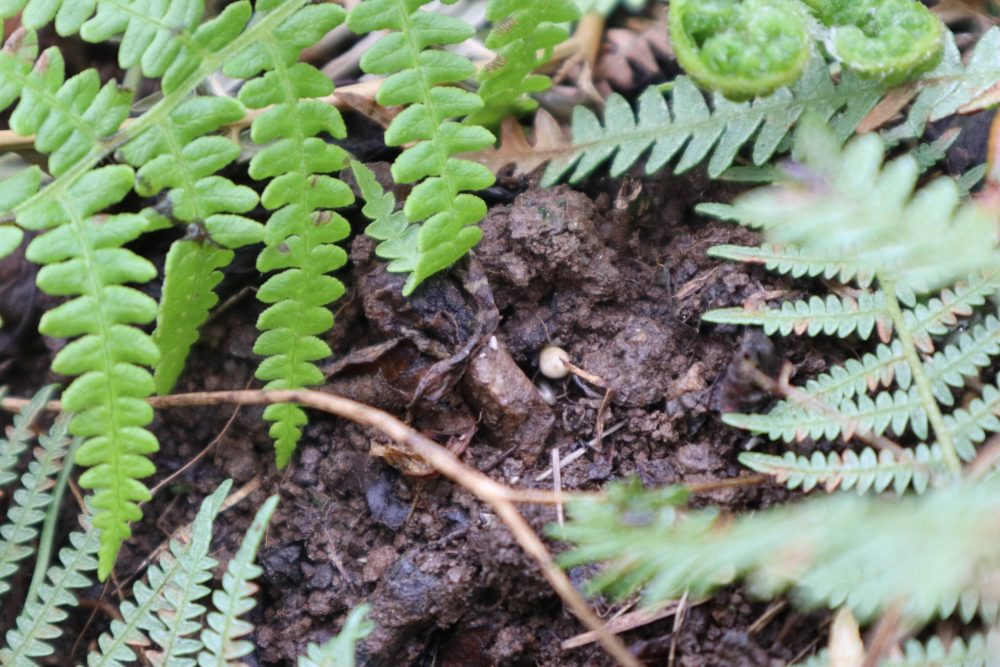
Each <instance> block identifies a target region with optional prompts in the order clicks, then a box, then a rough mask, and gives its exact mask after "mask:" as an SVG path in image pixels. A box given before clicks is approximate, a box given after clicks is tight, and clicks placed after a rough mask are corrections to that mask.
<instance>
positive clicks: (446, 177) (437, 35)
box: [347, 0, 495, 294]
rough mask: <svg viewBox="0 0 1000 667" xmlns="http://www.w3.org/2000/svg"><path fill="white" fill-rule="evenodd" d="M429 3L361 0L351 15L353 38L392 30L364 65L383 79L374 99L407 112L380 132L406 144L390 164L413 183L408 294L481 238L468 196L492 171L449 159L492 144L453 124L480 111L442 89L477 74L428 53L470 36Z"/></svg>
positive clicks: (474, 102) (474, 98) (469, 98)
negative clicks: (413, 244)
mask: <svg viewBox="0 0 1000 667" xmlns="http://www.w3.org/2000/svg"><path fill="white" fill-rule="evenodd" d="M424 4H427V3H426V0H365V1H364V2H362V3H361V4H360V5H358V6H357V7H356V8H355V9H354V10H353V11H352V12H351V15H350V16H349V17H348V20H347V21H348V26H349V27H350V28H351V30H353V31H354V32H357V33H367V32H372V31H375V30H390V31H392V32H390V34H389V35H387V36H385V37H383V38H382V39H381V40H379V41H378V42H377V43H376V44H375V46H373V47H372V48H371V49H369V50H368V51H367V52H366V53H365V55H364V57H362V59H361V68H362V69H363V70H365V71H366V72H368V73H369V74H385V75H388V76H387V78H386V80H385V82H384V83H383V84H382V87H381V88H380V89H379V91H378V94H377V96H376V100H377V101H378V103H379V104H383V105H386V106H392V105H403V106H406V107H407V108H406V109H405V110H404V111H403V112H402V113H400V114H399V115H398V116H396V117H395V118H394V119H393V121H392V123H391V124H390V125H389V129H388V130H386V133H385V142H386V144H387V145H389V146H409V148H407V149H406V150H404V151H403V153H402V154H401V155H400V156H399V157H398V158H396V161H395V162H394V163H393V165H392V177H393V179H395V181H396V182H397V183H417V185H416V186H415V187H414V188H413V190H412V191H411V193H410V196H409V197H407V199H406V203H405V204H404V206H403V211H404V213H405V214H406V217H407V219H408V220H410V221H411V222H422V224H421V227H420V232H419V234H418V235H417V250H418V252H419V259H418V260H417V263H416V267H415V268H414V269H413V272H412V273H411V274H410V275H409V277H408V278H407V281H406V285H405V286H404V288H403V293H404V294H410V293H411V292H413V290H414V289H416V287H417V285H419V284H420V283H421V282H422V281H423V280H425V279H426V278H427V277H428V276H431V275H433V274H434V273H437V272H438V271H441V270H443V269H446V268H448V267H449V266H451V265H452V264H453V263H455V262H456V261H457V260H458V259H460V258H461V257H462V256H463V255H465V253H466V252H468V251H469V249H470V248H472V246H474V245H475V244H476V243H477V242H478V241H479V239H480V238H481V237H482V232H481V231H480V230H479V228H478V227H476V226H475V224H476V223H478V222H479V221H480V220H482V219H483V217H484V216H485V215H486V204H485V203H484V202H483V200H482V199H480V198H479V197H477V196H475V195H473V194H469V193H468V191H469V190H480V189H483V188H486V187H489V186H490V185H492V184H493V180H494V179H493V174H492V173H490V171H489V169H487V168H486V167H484V166H482V165H480V164H477V163H475V162H470V161H468V160H461V159H458V158H456V157H453V156H454V155H456V154H458V153H465V152H470V151H477V150H482V149H483V148H486V147H487V146H491V145H492V144H493V142H494V140H495V139H494V137H493V135H492V134H491V133H490V132H489V131H488V130H486V129H484V128H482V127H479V126H477V125H462V124H460V123H457V122H455V121H454V120H452V119H454V118H460V117H464V116H468V115H470V114H473V113H475V112H477V111H479V110H480V109H482V108H483V101H482V99H480V97H479V96H478V95H476V94H475V93H470V92H468V91H466V90H462V89H461V88H458V87H450V86H442V85H439V84H452V83H457V82H460V81H464V80H465V79H468V78H469V77H471V76H472V75H473V74H474V73H475V67H474V66H473V65H472V63H471V62H469V60H467V59H466V58H463V57H462V56H460V55H458V54H455V53H451V52H450V51H439V50H429V49H428V48H427V47H429V46H436V45H447V44H457V43H460V42H463V41H465V40H466V39H468V38H469V37H471V36H472V35H473V34H474V33H475V31H474V30H473V28H472V26H470V25H468V24H466V23H464V22H463V21H460V20H458V19H454V18H451V17H448V16H444V15H442V14H434V13H431V12H426V11H422V10H420V7H421V6H422V5H424Z"/></svg>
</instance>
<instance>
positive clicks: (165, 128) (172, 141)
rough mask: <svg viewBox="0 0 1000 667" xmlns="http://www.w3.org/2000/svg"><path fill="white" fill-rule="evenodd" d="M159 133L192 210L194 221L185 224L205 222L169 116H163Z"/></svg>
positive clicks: (192, 180) (199, 200)
mask: <svg viewBox="0 0 1000 667" xmlns="http://www.w3.org/2000/svg"><path fill="white" fill-rule="evenodd" d="M158 125H159V128H160V131H161V132H162V133H163V137H164V138H165V139H166V142H167V149H168V150H169V151H170V154H171V155H172V156H173V158H174V160H175V161H176V162H177V165H178V168H179V171H180V174H181V180H183V184H182V186H181V187H183V188H184V189H185V190H186V191H187V193H188V198H189V199H190V201H191V203H192V206H193V208H194V220H193V221H192V220H186V221H185V222H201V223H204V222H205V217H206V216H205V212H204V206H203V205H202V200H201V197H199V196H198V191H197V190H196V189H195V184H196V181H195V179H194V177H193V174H192V173H191V169H190V168H189V166H188V161H187V160H185V159H184V152H183V150H182V149H183V147H182V146H181V145H180V144H178V143H177V137H176V135H175V134H174V133H173V131H172V130H173V129H174V124H173V122H172V121H171V120H170V116H164V117H163V119H162V122H160V123H159V124H158Z"/></svg>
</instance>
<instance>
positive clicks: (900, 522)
mask: <svg viewBox="0 0 1000 667" xmlns="http://www.w3.org/2000/svg"><path fill="white" fill-rule="evenodd" d="M684 501H685V493H684V491H683V489H679V488H671V487H668V488H666V489H660V490H651V491H645V490H643V489H641V488H640V487H639V485H638V484H636V483H632V484H617V485H613V486H612V487H610V488H609V489H608V491H607V495H606V497H602V498H596V497H595V498H586V499H578V500H575V501H573V502H572V503H571V504H570V505H569V508H568V509H569V516H570V520H569V521H568V522H567V523H566V525H565V529H561V528H559V527H552V528H551V529H550V530H551V532H552V533H553V534H554V535H557V536H559V537H561V538H562V539H565V540H568V541H570V542H572V543H573V544H574V549H573V550H572V551H571V552H569V553H567V554H564V555H563V556H561V557H560V561H561V563H562V564H563V565H565V566H573V565H577V564H581V563H593V562H603V563H605V568H604V570H603V571H602V572H601V574H599V575H598V576H597V578H595V579H594V580H592V581H591V582H590V586H589V590H590V591H591V592H593V593H598V592H604V593H609V594H613V595H615V596H623V595H627V594H629V593H631V592H633V591H636V590H641V591H642V593H643V598H644V601H645V602H646V603H647V604H655V603H659V602H663V601H666V600H669V599H672V598H677V597H680V596H681V595H682V594H684V593H685V592H687V593H689V594H690V595H691V596H701V595H704V594H706V593H709V592H710V591H712V590H714V589H716V588H719V587H720V586H724V585H727V584H729V583H731V582H732V581H734V580H736V579H746V580H747V582H748V585H749V588H750V591H751V592H752V593H754V594H756V595H760V596H773V595H776V594H778V593H780V592H782V591H784V590H787V589H791V592H792V596H793V598H794V599H795V600H796V601H797V602H798V603H800V604H802V605H804V606H807V607H813V606H831V607H832V606H839V605H842V604H843V605H847V606H848V607H850V608H851V609H852V610H853V611H854V612H855V614H856V615H857V616H858V618H860V619H869V618H871V617H872V616H874V615H875V614H878V613H880V612H883V611H885V610H886V609H888V608H889V607H891V606H894V605H897V604H898V605H899V606H900V610H901V611H902V613H903V618H904V620H905V621H906V622H908V623H919V622H922V621H925V620H927V619H929V618H931V617H933V616H936V615H938V614H939V613H940V612H941V610H942V601H944V600H948V599H957V598H958V597H959V596H960V595H961V594H962V593H963V592H966V591H979V592H982V593H983V594H984V595H986V596H989V595H991V593H990V591H991V590H992V589H991V588H990V587H989V583H988V582H989V581H990V580H991V579H990V577H991V576H996V568H997V567H998V565H1000V563H998V560H997V553H996V549H995V546H994V545H993V544H991V543H990V539H989V538H988V537H987V536H990V535H993V534H994V533H995V531H996V527H995V521H994V517H995V515H996V512H997V511H998V510H1000V487H998V486H997V484H996V483H983V484H980V485H976V486H970V485H964V484H959V485H954V486H951V487H949V488H947V489H943V490H937V491H934V492H929V493H928V494H926V495H924V496H920V497H919V498H904V499H896V500H888V499H876V500H872V499H870V498H859V497H857V496H852V495H848V494H840V495H837V496H831V497H827V498H823V499H821V500H819V501H811V502H806V503H802V504H798V505H795V506H792V507H782V508H775V509H771V510H769V511H767V512H762V513H757V514H747V515H743V516H739V517H734V518H730V517H724V516H721V515H720V513H719V512H718V511H717V510H713V509H707V510H688V509H686V508H684V506H683V504H684ZM928 535H933V536H934V539H933V540H928V539H927V536H928Z"/></svg>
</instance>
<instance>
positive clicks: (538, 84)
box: [467, 0, 579, 127]
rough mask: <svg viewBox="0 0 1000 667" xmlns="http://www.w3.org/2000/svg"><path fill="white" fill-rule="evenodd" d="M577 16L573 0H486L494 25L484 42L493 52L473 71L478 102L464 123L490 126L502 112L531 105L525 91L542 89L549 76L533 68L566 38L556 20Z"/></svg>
mask: <svg viewBox="0 0 1000 667" xmlns="http://www.w3.org/2000/svg"><path fill="white" fill-rule="evenodd" d="M578 17H579V12H578V10H577V7H576V5H575V4H574V2H573V0H549V1H548V2H534V1H533V0H490V3H489V4H488V5H487V6H486V18H487V19H489V20H490V21H492V22H493V23H494V25H493V28H492V30H490V34H489V35H488V36H487V37H486V47H487V48H489V49H493V50H494V51H495V52H496V56H495V57H494V59H493V60H492V61H490V62H489V63H487V64H486V66H485V67H483V68H482V69H481V70H480V71H479V81H480V85H479V91H478V92H479V97H480V98H482V100H483V106H482V108H480V109H479V111H476V112H475V113H473V114H472V115H470V116H469V117H468V119H467V122H468V123H476V124H479V125H483V126H486V127H492V126H494V125H496V124H498V123H499V122H500V121H501V120H503V119H504V118H505V117H507V116H519V115H522V114H525V113H528V112H531V111H534V110H535V109H537V108H538V102H537V101H536V100H534V99H532V98H531V97H528V95H530V94H531V93H538V92H542V91H544V90H547V89H548V88H549V87H550V86H551V85H552V81H551V80H550V79H549V77H547V76H545V75H544V74H535V71H536V70H537V69H539V67H541V66H542V65H544V64H545V62H546V61H547V60H548V59H549V58H550V57H551V52H552V49H553V47H555V46H556V45H557V44H559V43H560V42H562V41H563V40H564V39H566V37H567V34H568V33H567V32H566V29H565V28H564V27H563V26H562V24H564V23H568V22H570V21H574V20H576V19H577V18H578Z"/></svg>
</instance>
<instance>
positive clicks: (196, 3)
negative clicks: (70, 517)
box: [0, 0, 315, 578]
mask: <svg viewBox="0 0 1000 667" xmlns="http://www.w3.org/2000/svg"><path fill="white" fill-rule="evenodd" d="M308 4H309V3H308V2H307V0H287V1H286V2H277V3H275V2H270V3H267V2H260V3H258V4H257V7H256V9H257V12H256V14H254V12H253V11H252V9H251V5H250V3H249V2H235V3H232V4H230V5H228V6H227V7H226V8H225V9H224V10H223V11H222V12H221V13H220V14H219V15H218V16H215V17H214V18H211V19H208V20H202V16H203V12H204V4H203V2H201V1H200V0H175V1H174V2H169V3H167V2H148V3H146V2H143V3H139V4H138V5H128V6H126V5H123V4H121V3H117V2H100V3H93V2H89V3H87V2H85V3H77V2H73V3H68V2H67V3H63V2H58V1H55V2H53V1H51V0H44V1H40V0H28V1H27V2H25V1H24V0H11V1H8V2H4V3H0V16H3V17H9V16H12V15H13V14H14V13H16V12H21V18H22V23H23V25H24V28H23V29H21V30H19V31H17V32H15V33H14V34H12V35H11V36H10V37H9V38H8V40H7V44H6V46H5V48H4V50H3V51H2V52H0V106H2V107H3V108H7V107H12V106H13V112H12V114H11V121H10V126H11V129H12V130H14V131H15V132H17V133H19V134H22V135H25V136H28V135H34V136H35V148H36V149H37V150H38V151H39V152H41V153H43V154H45V155H47V156H48V163H47V165H46V172H47V173H46V174H44V175H43V172H42V170H41V169H40V168H37V167H32V168H29V169H26V170H23V171H22V172H20V173H18V174H17V175H15V176H13V177H12V178H10V179H8V180H7V181H5V182H4V183H3V184H2V188H0V191H2V192H3V196H2V197H0V208H2V209H3V215H4V216H5V217H6V219H7V220H8V221H13V222H15V223H16V225H17V227H18V228H21V229H29V230H34V231H39V232H45V233H42V234H41V235H39V236H37V237H36V238H35V239H33V240H32V242H31V244H30V245H29V247H28V250H27V256H28V258H29V259H31V260H32V261H35V262H38V263H41V264H43V265H45V266H44V267H43V268H42V270H41V271H40V272H39V277H38V284H39V287H40V288H41V289H43V290H44V291H46V292H48V293H50V294H52V295H55V296H64V297H69V298H70V299H69V300H68V301H67V302H65V303H64V304H62V305H60V306H58V307H57V308H55V309H53V310H51V311H50V312H48V313H46V314H45V315H44V316H43V318H42V322H41V325H40V328H41V330H42V332H43V333H46V334H48V335H51V336H58V337H65V338H71V339H73V338H76V340H73V341H72V342H70V343H69V344H68V345H67V346H66V347H65V348H64V349H63V350H61V351H60V352H59V354H58V355H57V356H56V359H55V361H54V363H53V368H54V370H56V371H57V372H60V373H65V374H67V375H71V376H79V377H78V378H77V379H76V380H74V381H73V382H72V383H71V384H70V386H69V387H68V388H67V390H66V392H65V395H64V401H65V405H66V407H67V409H69V410H72V411H73V412H75V413H76V416H75V417H74V419H73V421H72V422H71V423H70V431H71V432H72V433H74V434H75V435H79V436H82V437H84V438H85V439H86V440H85V442H84V444H83V446H82V447H81V448H80V450H79V453H78V455H77V460H78V461H79V462H80V463H81V464H82V465H84V466H86V467H87V468H89V469H88V470H87V471H86V472H85V473H84V474H83V475H82V477H81V484H82V485H83V486H84V487H86V488H90V489H93V490H94V496H93V503H94V507H95V512H96V513H95V516H94V519H93V522H94V525H95V526H97V528H98V529H99V530H100V535H101V549H100V570H99V574H100V576H101V577H102V578H103V577H106V576H107V574H108V573H109V572H110V569H111V566H112V564H113V562H114V559H115V555H116V553H117V551H118V548H119V545H120V544H121V542H122V541H123V540H124V539H126V538H127V537H128V536H129V534H130V529H129V523H130V522H132V521H134V520H136V519H138V518H139V516H141V512H140V510H139V506H138V504H139V503H140V502H142V501H144V500H146V499H148V497H149V492H148V490H147V489H146V487H145V486H144V485H143V484H142V482H141V481H140V480H141V479H142V478H144V477H147V476H148V475H150V474H152V472H153V466H152V463H151V462H150V460H149V456H150V455H151V454H152V453H153V452H155V451H156V450H157V448H158V445H157V441H156V438H155V437H154V436H153V435H152V433H150V432H149V431H148V430H147V429H146V425H147V424H148V423H149V422H150V421H151V420H152V416H153V415H152V410H151V409H150V407H149V406H148V405H147V403H146V400H145V399H146V398H147V397H148V396H149V395H150V394H151V393H153V391H154V390H155V389H156V386H157V385H156V384H155V383H154V380H153V377H152V376H151V374H150V372H149V369H150V368H152V367H154V366H155V365H156V364H157V363H158V361H159V360H160V358H161V352H160V349H159V348H158V346H157V344H156V342H154V340H153V339H152V338H151V337H150V336H149V335H148V334H146V333H145V332H144V331H143V330H142V329H141V328H139V327H141V326H143V325H146V324H148V323H150V322H152V321H153V320H154V319H155V318H159V323H160V326H159V331H161V332H162V331H166V330H168V329H171V328H172V325H170V322H171V318H172V313H174V314H176V312H177V311H178V308H177V307H176V305H175V306H171V305H170V304H171V298H170V294H171V293H172V292H173V293H176V290H173V289H172V288H171V287H170V281H169V280H168V285H167V289H166V296H165V303H164V305H163V307H162V308H161V309H160V312H159V314H158V309H157V305H156V303H155V302H154V301H153V300H152V299H151V298H150V297H149V296H147V295H145V294H144V293H142V292H140V291H139V290H137V289H135V288H134V287H130V286H129V285H130V284H141V283H145V282H147V281H149V280H151V279H152V278H153V277H154V276H155V274H156V271H155V269H154V267H153V265H152V264H151V263H150V262H148V261H147V260H145V259H143V258H141V257H139V256H138V255H136V254H134V253H133V252H132V251H130V250H128V249H126V248H124V247H123V246H124V244H126V243H128V242H129V241H131V240H133V239H135V238H136V237H137V236H139V235H140V234H141V233H143V231H145V230H146V229H147V227H148V224H149V223H148V218H147V217H145V216H142V215H137V214H130V213H118V214H113V215H107V214H105V213H104V211H107V210H108V209H110V208H112V207H114V206H116V205H117V204H118V203H119V202H120V201H121V200H122V199H123V198H124V197H125V196H126V195H127V194H128V193H129V192H130V191H131V190H133V189H134V190H136V191H137V192H138V193H139V194H147V195H148V194H152V193H154V192H157V191H159V190H161V189H164V188H168V189H169V190H170V192H169V194H168V195H167V200H168V202H169V203H170V208H171V210H172V213H173V215H174V216H175V218H176V219H178V220H180V221H182V222H190V223H192V224H195V225H196V227H198V228H199V229H201V230H204V234H203V235H207V236H209V237H210V236H211V235H212V234H213V233H214V234H216V236H217V237H218V238H217V240H210V241H207V243H212V244H216V245H214V246H213V249H215V248H222V249H223V250H225V249H227V248H229V247H233V246H236V245H240V244H243V243H246V242H252V241H253V240H254V239H255V238H259V237H260V232H259V231H258V226H255V223H251V222H250V221H248V220H246V219H243V218H240V217H238V216H237V215H236V214H238V213H239V212H241V211H245V210H247V209H248V208H250V207H252V206H253V205H254V204H255V202H256V195H254V194H253V193H252V192H251V191H250V190H249V189H247V188H241V187H238V186H235V185H234V184H232V183H230V182H229V181H227V180H225V179H222V178H220V177H218V176H215V175H213V174H214V171H216V170H217V169H219V168H221V167H222V166H224V165H225V164H226V163H227V162H228V161H230V160H231V159H232V158H233V157H234V149H233V147H232V146H230V145H228V144H224V143H223V142H220V141H218V140H217V139H216V138H209V137H206V136H204V135H207V134H210V133H211V132H213V131H214V130H215V129H216V128H218V127H219V126H220V125H221V124H223V123H226V122H229V120H230V119H232V118H234V117H235V116H236V113H237V112H240V113H242V105H240V104H239V103H234V102H232V101H216V100H205V99H202V98H197V97H194V98H192V97H191V94H192V93H193V92H194V91H195V89H196V88H197V87H198V86H199V85H200V84H201V83H202V82H203V81H204V80H205V78H206V77H207V76H209V75H210V74H211V73H213V72H215V71H217V70H218V69H220V68H221V67H222V66H223V65H224V64H226V63H228V62H231V61H232V62H236V59H237V58H238V57H239V56H240V54H245V53H248V52H252V51H253V50H254V49H256V48H257V46H258V45H259V44H260V43H262V42H263V41H264V40H266V39H267V38H268V36H269V35H272V34H274V33H275V32H276V31H279V30H280V29H281V27H282V26H285V25H288V26H291V29H292V30H298V28H299V27H300V26H301V22H302V16H303V15H300V12H305V14H304V16H306V17H309V16H311V12H312V10H310V8H309V7H307V5H308ZM140 5H141V8H142V11H138V9H139V7H140ZM251 18H253V19H254V20H253V21H252V22H251ZM296 18H298V21H299V22H298V23H296ZM53 20H54V22H55V27H56V29H57V31H59V32H60V33H62V34H65V35H70V34H77V33H78V34H79V35H80V37H82V38H84V39H87V40H91V41H106V40H109V39H112V38H115V37H120V42H119V51H118V56H119V64H120V65H122V66H123V67H126V68H127V67H133V66H134V67H137V68H139V71H141V72H142V73H143V74H145V75H147V76H151V77H160V83H161V90H162V97H160V99H159V100H158V101H157V102H155V103H154V104H153V105H152V106H151V107H150V108H149V109H148V110H146V111H145V112H144V113H142V114H141V115H139V116H138V117H136V118H134V119H132V121H131V122H130V123H129V124H127V125H123V124H122V123H123V121H124V120H125V118H126V117H127V116H128V115H129V110H130V107H131V103H132V95H131V92H130V91H128V90H126V89H124V88H122V87H120V86H119V85H118V84H117V83H115V82H114V81H111V82H108V83H107V84H105V85H104V86H101V85H100V82H99V77H98V75H97V72H96V71H95V70H85V71H84V72H82V73H80V74H78V75H76V76H74V77H71V78H69V79H65V76H64V67H63V61H62V57H61V55H60V53H59V51H58V50H57V49H56V48H50V49H48V50H46V51H45V53H43V54H41V55H40V56H39V55H38V54H37V37H36V35H35V33H34V32H33V30H34V29H35V28H38V27H41V26H43V25H46V24H47V23H48V22H50V21H53ZM307 20H311V19H309V18H307ZM285 30H286V34H287V31H288V30H289V28H286V29H285ZM308 34H310V35H314V36H315V32H309V33H308ZM295 43H296V44H299V43H300V42H298V41H296V42H295ZM244 60H245V58H244ZM261 66H266V67H270V66H271V65H270V62H269V61H265V62H264V63H262V65H261ZM257 69H258V70H259V69H260V67H258V68H257ZM116 153H118V155H119V156H120V157H121V158H122V159H123V160H124V161H125V162H126V163H125V164H115V165H109V166H98V165H100V164H101V163H102V161H104V160H105V159H106V158H108V157H111V156H113V155H114V154H116ZM135 169H138V172H136V171H135ZM137 174H138V175H137ZM43 181H44V184H43ZM10 230H15V231H10ZM199 233H200V232H199ZM19 237H20V232H18V231H16V228H15V227H9V228H8V231H5V232H4V235H3V236H2V237H0V245H2V246H3V249H5V250H8V251H9V250H12V249H13V248H14V247H16V244H15V243H14V241H16V240H19ZM224 254H225V253H223V255H224ZM225 259H226V257H225V256H223V257H221V258H216V259H215V261H214V263H213V262H209V263H208V264H207V266H208V267H209V268H207V269H206V268H205V267H206V264H202V263H200V262H180V264H185V265H186V266H187V267H188V268H189V269H191V268H192V266H193V268H194V270H197V271H202V272H203V273H202V278H201V279H199V280H194V281H193V282H194V283H195V284H198V285H201V289H204V290H206V292H202V295H201V296H199V297H198V298H197V299H195V302H197V303H200V304H202V305H201V306H200V307H201V310H202V313H203V312H204V309H205V307H204V305H203V304H204V303H205V301H206V299H210V298H211V297H210V296H206V294H207V290H208V289H210V287H211V284H212V281H213V280H214V278H213V277H212V275H211V270H212V268H211V267H212V266H215V267H218V266H219V265H220V264H221V263H222V262H223V261H224V260H225ZM206 273H207V274H208V278H207V279H206V278H204V275H205V274H206ZM184 318H185V321H184V322H181V323H180V325H179V329H180V330H182V331H183V330H185V329H186V330H189V331H190V330H191V329H192V328H197V326H198V324H200V321H201V320H202V319H203V314H197V313H195V314H193V315H185V316H184ZM187 336H188V338H190V334H187ZM158 338H159V339H160V340H161V342H162V338H161V337H160V336H159V335H158ZM179 338H183V336H179ZM188 344H189V343H188ZM168 347H169V346H166V345H165V346H164V348H165V350H167V352H168V355H170V358H171V359H173V360H174V361H172V362H171V363H172V368H174V369H176V367H177V365H178V364H177V362H176V359H177V358H178V357H179V356H183V351H182V352H181V353H180V354H178V353H176V352H175V351H171V350H169V349H168ZM181 347H182V348H184V349H186V347H185V346H184V345H182V346H181ZM175 372H176V371H175V370H170V371H169V372H168V373H167V374H166V376H164V377H165V379H164V380H163V381H162V384H161V387H167V386H169V384H171V383H172V379H171V376H172V375H174V373H175Z"/></svg>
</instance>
